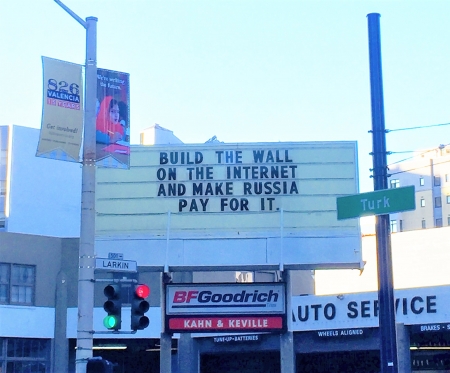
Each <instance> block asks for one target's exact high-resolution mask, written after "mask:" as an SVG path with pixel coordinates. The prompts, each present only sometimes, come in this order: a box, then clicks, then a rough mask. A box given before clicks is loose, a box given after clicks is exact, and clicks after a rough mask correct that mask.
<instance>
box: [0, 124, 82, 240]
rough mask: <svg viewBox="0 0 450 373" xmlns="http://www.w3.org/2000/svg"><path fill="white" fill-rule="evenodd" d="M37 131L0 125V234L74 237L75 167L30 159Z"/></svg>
mask: <svg viewBox="0 0 450 373" xmlns="http://www.w3.org/2000/svg"><path fill="white" fill-rule="evenodd" d="M38 141H39V130H38V129H34V128H28V127H22V126H16V125H9V126H0V230H1V231H5V232H16V233H24V234H36V235H45V236H54V237H79V235H80V209H81V167H80V165H79V164H78V163H71V162H62V161H55V160H51V159H47V158H39V157H36V156H35V155H36V149H37V144H38Z"/></svg>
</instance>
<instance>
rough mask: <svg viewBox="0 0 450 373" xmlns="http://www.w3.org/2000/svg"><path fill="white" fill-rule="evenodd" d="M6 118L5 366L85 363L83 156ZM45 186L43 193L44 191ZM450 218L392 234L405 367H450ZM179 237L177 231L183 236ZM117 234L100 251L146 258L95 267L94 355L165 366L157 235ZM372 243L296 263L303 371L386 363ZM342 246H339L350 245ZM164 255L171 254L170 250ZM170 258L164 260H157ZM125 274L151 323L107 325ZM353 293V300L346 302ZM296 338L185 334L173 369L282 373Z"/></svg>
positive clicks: (0, 335) (182, 276)
mask: <svg viewBox="0 0 450 373" xmlns="http://www.w3.org/2000/svg"><path fill="white" fill-rule="evenodd" d="M4 128H7V130H5V129H4ZM0 129H1V130H2V132H1V133H2V141H0V144H1V146H2V148H1V150H2V153H1V155H2V158H1V163H0V176H1V180H0V181H2V191H3V192H2V193H3V194H2V196H3V200H4V207H3V222H4V224H3V228H2V231H1V232H0V368H1V370H0V371H1V372H7V373H10V372H14V373H15V372H42V373H44V372H45V373H50V372H52V373H61V372H74V371H75V356H76V354H75V352H76V351H75V348H76V336H77V292H78V245H79V242H78V238H77V237H78V234H79V233H78V232H79V201H80V194H79V186H80V179H81V171H80V168H79V165H77V164H71V163H66V162H60V161H52V160H47V159H40V158H36V157H35V156H34V154H35V149H36V145H37V139H38V131H37V130H32V129H25V128H22V127H18V126H9V127H0ZM5 133H6V135H5ZM166 135H167V136H169V135H170V134H166V133H165V134H164V136H166ZM5 138H7V139H8V140H7V141H5V140H4V139H5ZM174 141H175V140H174ZM177 143H178V142H176V141H175V142H174V144H177ZM5 144H6V145H5ZM43 162H44V163H43ZM3 166H5V167H3ZM113 172H122V173H123V172H126V171H123V170H117V171H113ZM122 175H124V174H122ZM441 175H445V174H441ZM443 177H444V179H445V176H443ZM30 180H32V181H34V182H31V181H30ZM123 182H126V180H124V181H123ZM317 186H318V187H320V184H317ZM401 186H403V185H401ZM424 186H425V185H424ZM37 195H39V196H40V195H42V199H39V198H36V196H37ZM430 198H431V197H430ZM60 204H61V205H60ZM425 206H426V205H425ZM101 212H102V213H104V211H101ZM73 214H75V215H76V216H72V215H73ZM69 215H70V216H69ZM112 219H114V217H112ZM165 222H166V220H164V222H163V223H162V224H161V225H165ZM108 229H109V228H108ZM449 229H450V227H446V226H444V227H443V228H442V229H439V230H435V229H430V230H427V229H426V230H421V229H420V230H414V231H408V232H397V233H395V234H393V235H392V250H393V263H394V284H395V287H396V289H397V293H396V296H397V298H398V299H399V301H398V310H397V315H398V319H397V322H398V323H399V324H400V325H399V329H398V338H399V346H400V354H401V355H400V363H401V368H402V369H401V371H402V372H408V371H414V372H445V371H449V370H450V363H449V361H450V357H449V354H448V352H447V350H448V347H450V335H449V332H448V330H449V329H448V325H450V315H449V314H448V311H447V308H448V303H449V300H448V299H447V298H446V294H447V293H449V289H448V286H449V285H450V283H449V282H450V279H449V278H448V276H447V269H446V264H447V263H448V262H449V261H450V257H449V255H450V254H449V253H450V250H449V249H450V247H449V245H450V231H449ZM76 230H77V232H75V231H76ZM109 233H111V232H109ZM112 233H114V232H113V231H112ZM128 233H129V232H128ZM140 235H141V236H139V235H134V237H133V240H134V241H135V242H138V241H139V240H140V241H142V238H143V237H142V232H140ZM171 239H173V240H174V241H175V240H176V237H172V238H171ZM225 239H226V238H225ZM159 241H161V240H159ZM163 241H164V242H163V244H164V245H163V246H161V247H163V249H162V250H161V252H162V253H164V252H165V251H164V250H165V247H166V246H165V245H166V240H163ZM112 242H113V240H110V239H109V238H108V237H106V238H105V237H104V236H103V237H98V240H97V242H96V256H97V257H98V258H105V257H107V256H108V253H109V252H111V251H112V252H113V253H114V252H123V253H124V259H132V260H135V261H136V262H137V272H129V273H128V272H126V273H124V272H117V271H109V270H104V269H97V270H96V273H95V309H94V311H93V312H94V313H93V315H94V325H93V338H94V355H96V356H103V357H104V358H106V359H108V360H111V361H113V362H114V363H115V364H117V366H116V368H115V369H116V372H119V371H120V372H133V373H141V372H152V373H153V372H159V359H160V348H161V347H160V346H161V341H160V337H161V330H162V325H163V319H162V310H161V289H162V286H163V284H162V280H161V273H160V271H159V270H155V265H152V258H151V255H153V252H152V251H151V250H149V247H146V246H145V245H143V246H142V245H141V244H139V245H135V244H134V243H135V242H134V243H132V244H131V245H123V243H124V242H122V243H121V242H115V244H114V246H111V243H112ZM160 243H161V242H160ZM169 243H170V242H169ZM177 245H178V244H177ZM266 247H268V246H266ZM172 248H174V247H172ZM186 248H187V246H183V245H180V246H178V247H175V249H176V250H175V251H174V255H175V259H176V260H178V261H179V260H180V258H183V257H182V256H181V254H180V253H182V252H183V250H185V249H186ZM243 248H244V249H245V247H243ZM312 249H316V250H317V247H315V248H314V247H313V248H312ZM361 249H362V259H363V260H364V262H365V266H364V269H363V270H361V269H362V268H361V269H356V268H355V269H339V270H337V269H336V270H316V271H314V272H313V273H311V271H310V270H304V271H296V272H294V271H293V272H294V273H295V274H293V276H292V284H293V291H292V293H290V294H289V295H288V296H289V300H290V301H289V302H288V303H290V308H289V309H288V310H287V316H288V320H289V321H288V331H287V333H288V338H287V340H290V341H291V342H289V344H288V348H290V349H291V351H292V353H293V355H294V356H295V361H296V363H295V371H296V372H298V373H300V372H316V373H319V372H336V373H337V372H343V371H345V372H350V373H351V372H355V373H356V372H362V371H364V372H378V371H379V343H380V341H379V335H378V328H377V318H376V312H375V310H376V303H375V298H374V294H373V291H375V290H376V288H377V276H376V253H375V238H374V236H370V235H369V236H365V237H363V238H362V247H361ZM122 250H123V251H122ZM335 251H336V253H335V254H334V255H336V257H337V258H338V257H339V255H340V253H339V250H335ZM266 253H267V255H268V256H267V257H270V255H273V253H271V251H270V250H269V251H266ZM157 255H159V256H158V258H164V254H161V253H159V254H157ZM169 257H170V256H169ZM189 259H192V258H189ZM238 259H239V258H238ZM158 260H159V259H158ZM161 263H163V264H164V260H163V261H159V262H158V266H160V264H161ZM177 263H179V262H177ZM237 267H238V266H237ZM311 275H313V276H311ZM171 276H172V282H174V283H183V282H209V283H216V282H220V283H224V282H225V283H227V282H228V283H235V282H237V281H238V282H246V281H250V282H251V281H256V282H264V281H267V282H277V281H282V280H283V278H282V272H280V271H279V270H268V271H250V270H248V269H247V268H245V266H244V268H243V269H242V268H236V269H235V270H229V271H220V272H217V271H198V272H195V273H192V272H177V271H176V272H173V273H171ZM123 278H125V279H130V280H131V279H133V280H137V281H139V282H142V283H146V284H148V285H150V287H151V290H152V291H151V295H150V305H151V307H150V311H149V312H148V315H149V318H150V326H149V327H148V328H146V329H144V330H142V331H138V332H137V333H135V334H114V333H105V332H106V329H105V327H104V326H103V322H102V320H103V318H104V316H105V315H106V313H105V311H104V310H103V303H104V301H105V300H106V297H105V296H104V294H103V289H104V287H105V285H106V284H108V283H109V282H112V281H114V280H119V279H123ZM344 303H345V307H344V308H343V309H344V310H345V311H342V312H340V311H339V310H340V306H342V304H344ZM306 309H308V317H307V314H306ZM333 310H335V311H333ZM129 313H130V307H129V301H128V299H126V300H125V301H124V304H123V325H124V327H123V329H124V330H125V329H128V318H129ZM339 315H341V318H339ZM342 315H344V316H342ZM345 315H347V316H345ZM348 315H350V316H348ZM315 318H317V320H314V319H315ZM316 321H317V322H316ZM319 321H322V323H321V324H318V322H319ZM289 333H290V334H289ZM285 344H286V339H283V337H281V336H280V334H273V333H262V334H261V333H254V334H246V335H242V334H240V335H236V334H226V335H223V334H222V335H217V334H190V333H189V334H181V335H174V336H173V338H172V354H173V355H172V356H173V357H172V368H173V369H172V371H173V372H174V373H178V372H180V373H194V372H195V373H198V372H201V373H210V372H211V373H212V372H214V373H228V372H235V371H236V370H238V371H240V372H242V373H263V372H264V373H267V372H271V373H278V372H280V365H281V358H280V351H281V349H282V348H284V349H286V345H285ZM283 346H284V347H283Z"/></svg>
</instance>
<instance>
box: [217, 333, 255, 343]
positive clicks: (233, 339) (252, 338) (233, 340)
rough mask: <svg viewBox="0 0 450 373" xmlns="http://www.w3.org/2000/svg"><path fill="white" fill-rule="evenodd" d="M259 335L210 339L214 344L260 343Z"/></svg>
mask: <svg viewBox="0 0 450 373" xmlns="http://www.w3.org/2000/svg"><path fill="white" fill-rule="evenodd" d="M261 338H262V336H261V334H253V335H227V336H223V337H212V341H213V342H214V343H253V342H260V341H261Z"/></svg>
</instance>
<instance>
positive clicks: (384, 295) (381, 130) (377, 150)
mask: <svg viewBox="0 0 450 373" xmlns="http://www.w3.org/2000/svg"><path fill="white" fill-rule="evenodd" d="M367 18H368V29H369V63H370V92H371V104H372V153H371V154H372V159H373V178H374V190H381V189H387V187H388V182H387V176H388V175H387V157H386V154H387V153H386V129H385V125H384V103H383V102H384V101H383V78H382V73H381V41H380V15H379V14H378V13H371V14H368V15H367ZM375 229H376V242H377V264H378V289H379V290H378V302H379V324H380V328H379V330H380V358H381V373H398V358H397V334H396V329H395V304H394V285H393V283H394V281H393V271H392V254H391V234H390V227H389V215H388V214H386V215H379V216H377V218H376V227H375Z"/></svg>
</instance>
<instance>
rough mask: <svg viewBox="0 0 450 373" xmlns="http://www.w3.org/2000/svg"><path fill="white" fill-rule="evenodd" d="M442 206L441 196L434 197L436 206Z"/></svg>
mask: <svg viewBox="0 0 450 373" xmlns="http://www.w3.org/2000/svg"><path fill="white" fill-rule="evenodd" d="M441 206H442V200H441V197H434V207H441Z"/></svg>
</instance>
